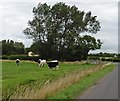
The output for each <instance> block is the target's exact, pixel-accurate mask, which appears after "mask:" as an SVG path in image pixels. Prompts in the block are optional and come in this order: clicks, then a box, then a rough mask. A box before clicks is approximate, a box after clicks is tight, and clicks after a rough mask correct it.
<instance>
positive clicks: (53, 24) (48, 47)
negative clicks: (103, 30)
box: [24, 2, 102, 60]
mask: <svg viewBox="0 0 120 101" xmlns="http://www.w3.org/2000/svg"><path fill="white" fill-rule="evenodd" d="M98 31H100V22H99V21H98V20H97V16H92V14H91V11H89V12H85V11H80V10H79V9H78V8H77V7H76V6H75V5H74V6H69V5H66V4H65V3H63V2H60V3H56V4H55V5H53V6H50V5H47V4H46V3H44V4H41V3H39V4H38V5H37V7H34V8H33V20H31V21H30V20H29V21H28V27H27V28H26V29H25V30H24V34H25V35H27V36H28V37H29V38H32V39H33V41H34V44H33V45H32V46H31V47H32V49H33V50H36V51H37V53H39V54H40V55H41V56H42V57H43V58H57V59H58V58H59V59H65V60H66V59H68V60H70V59H71V58H74V59H73V60H81V59H86V57H87V54H88V52H89V51H90V50H95V49H99V48H100V47H101V44H102V43H101V41H100V40H96V39H95V38H94V37H91V36H90V35H84V36H82V35H81V33H84V32H87V33H92V34H96V33H97V32H98ZM35 44H36V45H35ZM33 46H34V47H33Z"/></svg>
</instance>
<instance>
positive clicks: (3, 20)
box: [0, 0, 118, 53]
mask: <svg viewBox="0 0 120 101" xmlns="http://www.w3.org/2000/svg"><path fill="white" fill-rule="evenodd" d="M40 2H41V3H47V4H49V5H54V4H55V3H57V2H62V0H60V1H59V0H36V1H35V0H1V1H0V41H1V40H4V39H10V40H14V41H17V42H22V43H23V44H24V45H25V47H30V46H31V45H32V42H33V41H32V39H28V38H27V36H25V35H24V33H23V30H24V29H25V28H26V27H27V26H28V25H27V22H28V20H32V18H33V13H32V9H33V7H36V6H37V4H38V3H40ZM63 2H65V3H66V4H67V5H71V6H73V5H75V6H76V7H78V9H79V10H81V11H85V12H88V11H91V12H92V15H93V16H97V19H98V20H99V22H100V24H101V29H100V31H99V32H98V33H97V34H95V35H93V34H91V35H92V36H94V37H95V38H96V39H100V40H101V41H102V42H103V45H102V47H101V49H98V50H94V51H90V53H99V52H109V53H118V0H106V1H104V0H74V1H73V0H63Z"/></svg>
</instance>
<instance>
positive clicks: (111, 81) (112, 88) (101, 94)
mask: <svg viewBox="0 0 120 101" xmlns="http://www.w3.org/2000/svg"><path fill="white" fill-rule="evenodd" d="M77 99H118V66H116V67H115V69H114V70H113V71H112V72H110V73H109V74H107V75H106V76H105V77H104V78H103V79H101V80H100V81H98V83H97V84H96V85H93V86H92V87H90V88H89V89H88V90H86V91H85V92H83V93H82V94H81V95H80V96H79V97H78V98H77Z"/></svg>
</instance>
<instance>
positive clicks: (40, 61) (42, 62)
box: [38, 59, 46, 67]
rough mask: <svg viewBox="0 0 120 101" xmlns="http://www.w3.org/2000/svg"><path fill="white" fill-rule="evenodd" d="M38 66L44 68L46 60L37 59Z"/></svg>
mask: <svg viewBox="0 0 120 101" xmlns="http://www.w3.org/2000/svg"><path fill="white" fill-rule="evenodd" d="M38 64H39V66H40V67H44V64H46V60H41V59H39V60H38Z"/></svg>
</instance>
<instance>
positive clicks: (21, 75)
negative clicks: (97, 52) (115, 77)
mask: <svg viewBox="0 0 120 101" xmlns="http://www.w3.org/2000/svg"><path fill="white" fill-rule="evenodd" d="M59 66H60V69H59V70H51V69H48V68H47V65H45V67H43V68H41V67H38V64H36V63H34V62H25V61H22V62H21V64H20V65H19V66H17V65H16V64H15V62H13V61H4V62H2V84H3V86H2V96H3V98H12V99H21V98H22V99H23V98H24V99H28V98H29V99H42V98H43V99H45V98H48V99H59V98H60V99H61V98H63V99H64V98H65V99H69V98H72V97H73V96H75V95H76V93H75V92H78V91H77V89H78V87H79V89H80V91H83V90H84V89H85V88H87V87H88V86H90V85H91V84H92V83H93V82H94V80H97V79H98V78H100V77H102V76H103V74H104V73H103V71H104V70H106V72H105V74H106V73H107V72H109V69H110V68H105V69H102V68H104V67H106V66H105V65H104V66H103V65H102V64H99V65H95V64H81V63H80V62H76V63H73V62H72V63H70V62H69V63H60V64H59ZM112 68H113V66H112V67H111V70H112ZM98 70H100V71H98ZM97 72H98V73H97ZM99 72H101V73H103V74H101V75H99ZM95 73H96V74H95ZM93 74H94V76H92V75H93ZM105 74H104V75H105ZM90 77H91V78H90ZM79 81H81V82H80V83H81V84H80V85H81V86H79V83H78V86H77V83H76V82H79ZM82 82H83V83H82ZM89 82H90V83H89ZM75 85H76V86H75ZM79 93H80V92H79Z"/></svg>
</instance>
